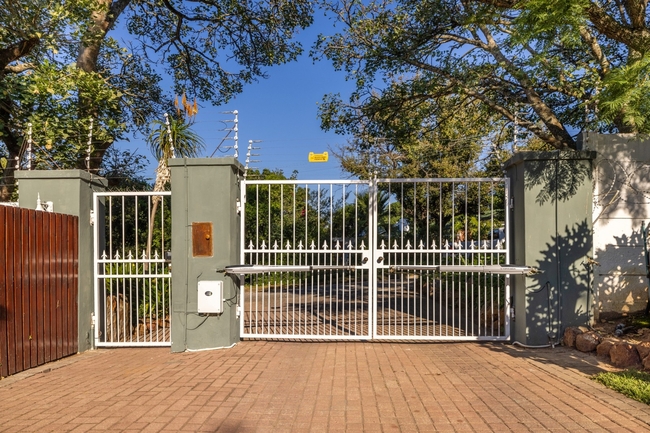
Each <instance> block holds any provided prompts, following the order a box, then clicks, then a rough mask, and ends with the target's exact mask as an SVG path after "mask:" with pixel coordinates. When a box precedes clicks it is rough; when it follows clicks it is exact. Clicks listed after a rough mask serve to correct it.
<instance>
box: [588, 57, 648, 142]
mask: <svg viewBox="0 0 650 433" xmlns="http://www.w3.org/2000/svg"><path fill="white" fill-rule="evenodd" d="M603 84H604V90H603V92H602V94H601V95H600V100H601V101H602V102H601V106H602V108H603V111H604V113H603V117H604V118H605V119H607V120H608V121H610V122H611V121H614V120H616V119H617V117H618V120H620V121H622V122H623V123H624V124H625V125H627V126H628V127H629V128H631V129H633V130H636V131H639V132H645V133H648V132H650V122H649V121H648V114H649V113H650V100H649V99H648V95H650V53H646V54H645V55H644V56H643V57H642V58H641V59H638V60H634V61H632V62H630V63H629V64H628V65H625V66H622V67H620V68H618V69H616V70H614V71H612V72H611V73H610V74H609V75H608V76H607V78H606V79H605V80H604V82H603Z"/></svg>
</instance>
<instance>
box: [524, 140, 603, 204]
mask: <svg viewBox="0 0 650 433" xmlns="http://www.w3.org/2000/svg"><path fill="white" fill-rule="evenodd" d="M553 154H554V157H553V159H550V160H549V159H544V160H529V161H528V162H527V165H526V168H527V169H526V172H525V178H524V185H525V188H526V189H527V190H532V189H536V187H538V186H541V188H539V192H538V193H537V197H536V198H535V202H536V203H537V204H539V205H543V204H545V203H546V202H548V201H549V200H550V201H551V202H552V203H555V202H558V201H562V202H564V201H567V200H569V199H570V198H571V197H573V196H574V195H576V194H577V192H578V189H579V188H580V187H581V186H582V185H584V184H585V182H591V168H590V166H589V164H581V163H576V160H575V159H571V157H572V156H573V155H574V154H575V152H559V151H558V152H553Z"/></svg>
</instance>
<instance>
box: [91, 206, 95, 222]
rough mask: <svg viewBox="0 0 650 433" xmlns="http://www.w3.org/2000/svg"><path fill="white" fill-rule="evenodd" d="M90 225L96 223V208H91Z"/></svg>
mask: <svg viewBox="0 0 650 433" xmlns="http://www.w3.org/2000/svg"><path fill="white" fill-rule="evenodd" d="M90 225H91V226H94V225H95V209H90Z"/></svg>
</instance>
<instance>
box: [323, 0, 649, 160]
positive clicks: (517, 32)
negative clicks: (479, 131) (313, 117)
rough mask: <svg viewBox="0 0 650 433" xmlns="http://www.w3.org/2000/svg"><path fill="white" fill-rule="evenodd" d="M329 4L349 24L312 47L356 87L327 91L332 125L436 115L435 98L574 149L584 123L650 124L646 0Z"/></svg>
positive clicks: (326, 111) (595, 126)
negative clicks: (474, 107)
mask: <svg viewBox="0 0 650 433" xmlns="http://www.w3.org/2000/svg"><path fill="white" fill-rule="evenodd" d="M327 7H328V8H329V10H330V11H331V12H332V13H334V14H335V16H336V18H337V20H338V21H339V22H340V23H342V24H343V25H344V26H345V30H344V31H343V32H342V33H339V34H336V35H333V36H320V37H319V41H318V43H317V44H316V46H315V49H314V51H313V54H314V55H315V56H316V57H317V58H321V57H325V58H328V59H330V60H331V61H332V62H333V64H334V65H335V67H336V68H339V69H343V70H345V71H346V72H347V73H348V75H349V77H350V78H351V79H353V80H355V82H356V86H357V88H356V91H355V92H354V93H353V94H352V96H351V97H350V100H349V101H348V102H344V101H343V100H342V99H341V98H340V96H330V97H328V98H326V100H325V103H324V104H323V108H322V110H321V118H322V123H323V126H324V127H325V128H333V129H335V130H338V131H339V132H343V131H345V130H346V128H348V129H349V128H354V125H355V124H358V123H359V121H360V119H363V120H367V119H371V120H372V119H374V118H375V116H381V117H392V118H398V117H399V116H400V115H402V116H404V115H405V114H406V113H410V112H411V111H412V110H423V112H428V113H429V115H428V117H427V118H428V119H437V118H438V116H439V115H440V114H441V107H444V104H440V103H439V102H440V101H441V100H444V98H449V97H450V96H451V97H454V98H456V99H457V101H458V104H459V105H458V109H459V110H462V109H464V107H467V106H468V105H471V104H479V105H480V106H481V107H483V108H484V116H485V117H484V118H483V121H482V124H483V125H487V124H488V123H489V122H490V119H494V116H498V117H499V118H500V119H502V121H504V122H508V123H510V124H513V123H516V125H517V126H518V127H520V128H523V129H525V130H526V131H528V132H530V133H532V134H534V135H535V136H537V137H538V138H539V139H541V140H542V141H544V142H545V143H548V144H549V145H551V146H553V147H554V148H556V149H575V148H576V146H577V144H576V140H575V134H576V133H578V132H580V131H583V130H596V131H602V132H609V131H619V132H648V131H650V123H648V122H647V121H646V119H647V117H648V114H650V113H649V112H648V110H649V109H650V107H649V106H648V102H647V98H646V97H645V96H644V95H647V94H648V93H649V92H648V91H649V90H650V69H649V67H648V65H649V63H648V62H649V61H650V57H649V55H650V54H648V51H649V48H650V31H649V29H648V23H647V21H648V12H647V1H646V0H626V1H607V2H605V1H599V0H527V1H523V0H426V1H420V0H395V1H393V0H379V1H373V2H362V1H357V0H343V1H341V2H336V3H334V2H331V3H329V4H328V6H327ZM351 112H354V113H356V115H349V113H351ZM337 113H338V115H337ZM439 124H440V122H436V121H434V122H429V123H428V125H433V126H434V127H437V126H438V125H439ZM424 125H425V126H426V125H427V123H425V124H424Z"/></svg>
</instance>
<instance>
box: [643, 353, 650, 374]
mask: <svg viewBox="0 0 650 433" xmlns="http://www.w3.org/2000/svg"><path fill="white" fill-rule="evenodd" d="M643 369H644V370H648V371H650V356H646V357H645V359H644V360H643Z"/></svg>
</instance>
